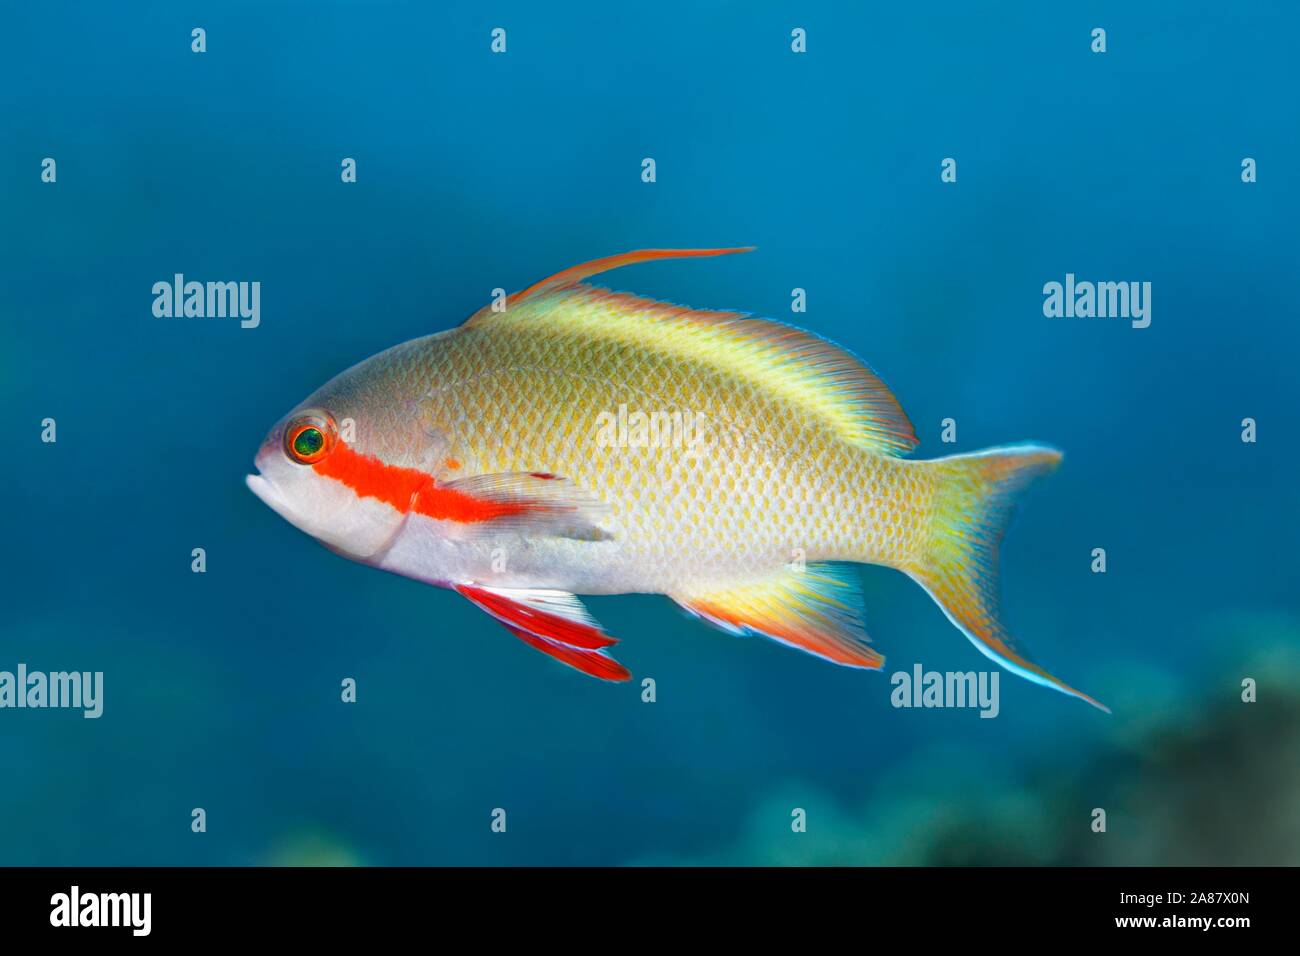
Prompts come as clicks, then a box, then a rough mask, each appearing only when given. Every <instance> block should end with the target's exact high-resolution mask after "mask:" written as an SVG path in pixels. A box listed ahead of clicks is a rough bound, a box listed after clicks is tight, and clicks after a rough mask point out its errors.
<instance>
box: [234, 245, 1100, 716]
mask: <svg viewBox="0 0 1300 956" xmlns="http://www.w3.org/2000/svg"><path fill="white" fill-rule="evenodd" d="M739 251H744V250H740V249H713V250H645V251H640V252H633V253H628V254H626V255H622V256H613V257H609V258H607V259H601V260H596V261H595V262H591V263H586V264H584V265H581V266H576V267H574V268H572V269H569V270H566V271H565V272H562V273H559V274H558V275H556V276H553V277H551V278H550V279H547V280H544V281H543V282H540V283H538V284H537V285H535V286H533V287H531V288H529V289H527V290H525V291H524V292H521V293H518V294H516V295H514V296H511V297H510V298H509V299H508V300H506V301H505V302H504V303H503V304H504V308H503V309H500V308H498V309H494V308H492V307H488V308H485V309H483V310H482V311H480V312H479V313H477V314H476V315H474V316H472V317H471V318H470V319H469V320H468V321H467V322H466V323H465V324H464V325H462V326H461V327H460V328H457V329H454V330H451V331H449V332H444V333H440V334H437V335H433V336H429V337H427V338H423V339H417V340H414V341H412V342H407V343H405V344H403V345H399V346H396V347H395V348H392V349H389V350H388V351H386V352H383V353H380V354H379V355H377V356H375V357H373V358H371V359H369V360H367V361H366V362H363V363H361V364H360V365H357V366H355V367H354V368H352V369H350V370H348V371H347V372H344V373H343V374H342V375H339V376H338V377H336V378H335V379H333V380H332V381H331V382H329V383H328V384H327V385H325V386H324V387H323V388H321V389H320V390H319V391H317V392H316V393H315V394H314V395H312V396H311V397H310V398H308V399H307V400H306V401H305V402H304V403H302V405H300V406H299V407H298V408H296V409H295V410H294V411H293V412H291V413H290V414H289V415H288V416H286V417H285V418H284V419H282V420H281V421H280V422H279V423H278V424H277V425H276V426H275V427H274V428H273V429H272V430H271V433H270V434H269V435H268V436H267V439H266V441H265V442H264V443H263V446H262V449H261V451H260V452H259V454H258V456H257V462H256V463H257V466H258V468H259V471H260V474H258V475H251V476H249V478H248V483H249V487H250V488H252V490H253V491H254V492H256V493H257V494H258V495H259V496H260V497H261V498H262V499H263V500H264V501H266V503H267V504H269V505H271V507H273V508H275V510H276V511H278V512H279V513H280V514H282V515H283V516H284V517H285V518H287V519H288V520H290V521H292V522H293V523H294V524H295V525H297V526H298V527H300V528H302V529H303V530H305V531H307V532H308V533H309V534H312V535H314V536H316V537H318V538H320V539H321V540H322V541H323V542H324V543H326V544H327V545H328V546H330V547H332V548H334V549H335V550H336V551H339V552H341V553H343V554H345V555H346V556H348V557H351V558H353V559H354V560H358V561H361V562H363V563H366V564H370V565H373V566H375V567H380V568H383V569H385V570H390V571H393V572H396V573H399V574H403V575H406V576H409V577H413V578H417V579H419V580H423V581H427V582H429V583H432V584H437V585H440V586H443V587H449V588H452V589H455V590H457V591H459V592H460V593H461V594H463V595H465V596H466V597H468V598H469V599H470V600H472V601H474V602H475V603H476V604H478V605H479V606H480V607H482V608H483V609H484V610H486V611H487V612H488V613H490V614H491V615H493V616H494V617H496V618H497V619H498V620H500V621H501V622H502V623H503V624H504V625H505V626H506V627H507V628H509V629H510V630H511V631H512V632H513V633H515V634H516V635H517V636H519V637H521V638H522V639H524V640H525V641H527V642H528V643H529V644H531V645H533V646H534V647H537V648H538V649H540V650H543V651H546V652H547V653H549V654H551V655H552V656H555V657H557V658H559V659H560V660H562V661H564V662H565V663H567V664H569V665H571V666H574V667H577V668H578V669H580V670H582V671H584V672H586V673H590V674H593V675H595V676H598V677H602V678H606V679H613V680H618V679H626V678H627V677H628V676H629V675H628V672H627V671H626V670H625V669H624V668H623V667H622V666H621V665H619V664H617V663H616V662H615V661H614V660H613V659H612V657H610V655H609V652H608V647H609V646H610V645H612V644H613V643H615V642H614V639H613V638H610V637H609V636H607V635H606V634H604V632H603V631H602V630H601V629H600V627H599V625H598V624H596V622H595V621H593V620H592V619H591V617H590V616H589V615H588V614H587V613H586V611H585V609H584V608H583V606H582V605H581V603H580V602H579V601H578V600H577V598H576V597H575V596H574V595H575V594H617V593H629V592H642V593H655V594H665V595H667V596H669V597H671V598H672V599H673V600H675V601H677V602H678V603H679V604H681V605H682V606H684V607H686V608H687V609H689V610H690V611H692V612H693V613H695V614H696V615H698V616H699V617H701V618H703V619H705V620H707V621H709V622H710V623H713V624H716V625H718V626H720V627H722V628H725V629H727V630H729V631H732V632H736V633H749V632H753V633H758V634H763V635H765V636H768V637H771V638H774V639H776V640H779V641H782V642H784V643H787V644H791V645H794V646H796V647H799V648H801V649H803V650H806V651H809V652H811V653H813V654H817V655H819V656H822V657H824V658H827V659H829V660H832V661H835V662H837V663H840V664H844V665H848V666H854V667H863V668H879V667H880V666H881V665H882V664H883V661H884V659H883V657H881V656H880V655H879V654H878V653H876V652H875V651H874V650H873V649H872V648H871V647H870V646H869V644H868V642H867V637H866V635H865V633H864V631H863V627H862V615H861V600H860V596H859V593H858V589H857V586H856V583H855V581H854V578H853V576H852V572H851V569H848V568H847V567H846V566H845V565H844V564H843V563H844V562H858V563H869V564H880V565H886V566H888V567H893V568H897V569H899V570H902V571H904V572H906V573H907V574H909V575H910V576H911V577H913V578H914V579H915V580H916V581H917V582H918V583H920V584H921V585H922V586H923V587H924V588H925V589H926V590H927V591H928V592H929V593H930V595H931V596H932V597H933V598H934V599H935V601H936V602H937V603H938V604H939V605H940V607H942V608H943V610H944V612H945V613H946V614H947V615H948V617H949V619H950V620H952V622H953V623H954V624H955V625H957V627H958V628H959V629H960V630H962V632H963V633H965V634H966V635H967V637H969V638H970V639H971V641H972V642H974V643H975V645H976V646H977V647H978V648H979V649H980V650H981V651H983V652H984V653H985V654H986V655H987V656H989V657H990V658H992V659H993V660H995V661H997V662H998V663H999V664H1001V665H1003V666H1004V667H1007V668H1008V669H1010V670H1012V671H1014V672H1015V673H1018V674H1021V675H1022V676H1025V677H1027V678H1029V679H1030V680H1033V681H1036V682H1038V683H1041V684H1044V685H1047V686H1050V687H1055V688H1057V689H1059V690H1062V691H1064V692H1066V693H1069V694H1073V695H1075V696H1078V697H1081V698H1083V699H1084V700H1087V701H1089V702H1090V703H1093V704H1096V705H1097V706H1099V707H1100V706H1101V705H1100V704H1097V702H1096V701H1094V700H1092V698H1090V697H1088V696H1086V695H1084V694H1082V693H1080V692H1078V691H1076V690H1074V689H1072V688H1070V687H1068V686H1066V685H1065V684H1063V683H1061V682H1060V681H1059V680H1057V679H1056V678H1054V677H1052V676H1051V675H1050V674H1048V673H1047V672H1046V671H1044V670H1042V669H1041V668H1040V667H1038V666H1037V665H1036V664H1034V663H1032V662H1030V661H1029V660H1028V659H1027V658H1026V657H1025V656H1024V655H1023V653H1022V652H1020V651H1019V650H1017V649H1016V648H1015V647H1014V646H1013V644H1012V642H1011V641H1010V639H1009V637H1008V636H1007V634H1006V633H1005V632H1004V631H1003V629H1002V627H1001V625H1000V623H999V620H998V613H997V580H996V576H997V546H998V542H999V541H1000V539H1001V536H1002V532H1003V530H1004V528H1005V524H1006V521H1007V519H1008V517H1009V512H1010V507H1011V504H1012V500H1013V498H1014V497H1015V494H1016V493H1017V492H1018V491H1019V490H1020V489H1021V488H1023V487H1024V486H1025V484H1026V483H1027V482H1028V481H1029V480H1030V479H1031V478H1032V477H1034V476H1035V475H1038V474H1042V473H1044V472H1046V471H1050V470H1051V469H1053V468H1054V467H1055V466H1056V464H1057V463H1058V462H1059V461H1060V457H1061V456H1060V453H1059V452H1057V451H1055V450H1052V449H1050V448H1045V447H1042V446H1038V445H1015V446H1008V447H1002V448H994V449H989V450H987V451H983V452H979V453H976V454H971V455H957V456H953V457H949V458H942V459H938V460H933V461H913V460H908V459H905V458H903V457H901V456H902V455H905V454H907V453H908V452H910V451H911V450H912V449H913V448H914V447H915V445H916V444H917V439H916V437H915V435H914V433H913V431H912V427H911V424H910V423H909V422H908V420H907V417H906V415H905V414H904V413H903V410H902V409H901V408H900V407H899V405H898V402H897V401H896V400H895V398H894V397H893V395H892V394H891V393H890V392H889V390H888V389H887V388H886V386H885V385H884V383H883V382H881V381H880V379H879V378H877V377H876V376H875V375H874V374H873V373H872V372H871V371H870V370H869V369H868V368H867V367H866V366H865V365H863V364H862V363H861V362H860V361H859V360H858V359H856V358H855V357H854V356H852V355H850V354H849V353H848V352H845V351H843V350H842V349H840V348H838V347H837V346H835V345H833V344H831V343H830V342H827V341H825V340H824V339H820V338H818V337H816V336H814V335H811V334H809V333H807V332H803V331H801V330H798V329H795V328H791V327H789V326H785V325H781V324H778V323H775V322H771V321H767V320H763V319H756V318H748V317H745V316H743V315H741V314H738V313H730V312H708V311H701V310H697V309H689V308H684V307H680V306H675V305H669V304H666V303H662V302H656V301H652V300H649V299H642V298H637V297H635V296H631V295H627V294H624V293H615V292H611V291H609V290H607V289H601V288H596V287H593V286H591V285H588V284H586V283H584V282H583V280H584V279H586V278H587V277H589V276H591V275H594V274H596V273H599V272H603V271H606V270H608V269H612V268H616V267H618V266H621V265H627V264H631V263H634V262H641V261H648V260H653V259H661V258H676V257H686V256H702V255H718V254H722V253H728V252H739ZM1103 709H1104V708H1103Z"/></svg>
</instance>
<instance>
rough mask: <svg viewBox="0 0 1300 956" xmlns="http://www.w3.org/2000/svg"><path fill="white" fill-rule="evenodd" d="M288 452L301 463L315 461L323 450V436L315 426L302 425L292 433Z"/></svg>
mask: <svg viewBox="0 0 1300 956" xmlns="http://www.w3.org/2000/svg"><path fill="white" fill-rule="evenodd" d="M289 450H290V451H291V452H292V453H293V457H295V458H297V459H298V460H299V461H301V462H304V463H310V462H313V461H316V460H318V459H319V458H320V457H321V453H322V452H323V451H324V450H325V436H324V435H323V434H322V433H321V430H320V429H319V428H317V427H316V426H315V425H304V426H303V427H301V428H299V429H298V430H297V431H296V432H294V433H293V435H292V437H291V439H290V442H289Z"/></svg>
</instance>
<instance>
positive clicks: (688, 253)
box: [508, 246, 754, 305]
mask: <svg viewBox="0 0 1300 956" xmlns="http://www.w3.org/2000/svg"><path fill="white" fill-rule="evenodd" d="M753 249H754V247H753V246H736V247H734V248H731V249H633V250H632V251H631V252H624V253H620V254H619V255H617V256H605V257H603V258H601V259H592V260H591V261H590V262H583V263H579V264H578V265H576V266H570V267H569V268H567V269H565V270H563V271H562V272H557V273H555V275H553V276H548V277H547V278H545V279H543V280H542V281H541V282H534V283H533V284H532V285H530V286H529V287H528V288H527V289H525V290H524V291H523V292H516V293H515V294H514V295H512V296H511V297H510V299H509V302H508V304H509V305H514V304H515V303H516V302H522V301H523V300H524V299H526V298H528V297H529V296H532V295H537V294H538V293H539V292H546V291H548V290H550V289H559V288H563V287H564V286H566V285H577V284H578V283H579V282H581V281H582V280H583V279H589V278H591V277H592V276H594V275H599V274H600V273H602V272H609V271H610V270H611V269H619V268H621V267H623V266H630V265H635V264H636V263H638V262H654V261H655V260H657V259H695V258H701V257H704V256H726V255H730V254H731V253H733V252H752V251H753Z"/></svg>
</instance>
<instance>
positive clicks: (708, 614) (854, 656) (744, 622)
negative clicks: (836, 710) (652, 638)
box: [672, 564, 885, 670]
mask: <svg viewBox="0 0 1300 956" xmlns="http://www.w3.org/2000/svg"><path fill="white" fill-rule="evenodd" d="M851 574H852V572H851V571H846V570H844V569H841V568H838V567H835V566H833V565H827V564H812V565H808V566H807V567H806V568H804V569H803V570H799V571H796V570H792V569H787V570H784V571H781V572H779V573H777V574H775V575H772V576H770V577H767V578H764V579H761V580H758V581H754V582H752V583H749V584H742V585H738V586H734V587H730V588H726V589H724V590H718V591H713V592H709V593H704V594H692V595H676V594H675V595H672V598H673V600H674V601H676V602H677V603H678V604H680V605H682V607H684V608H686V609H687V610H688V611H690V612H691V613H692V614H695V615H697V616H699V617H701V618H703V619H704V620H706V621H708V622H709V623H710V624H713V625H715V626H716V627H720V628H722V629H723V630H725V631H729V632H731V633H733V634H744V633H751V632H752V633H756V634H762V635H763V636H764V637H769V638H771V639H772V640H774V641H779V642H780V643H782V644H788V645H790V646H791V647H797V648H799V649H800V650H802V651H807V652H808V653H809V654H813V655H815V656H817V657H821V658H824V659H825V660H828V661H833V662H834V663H836V664H842V665H844V666H845V667H860V668H867V669H870V670H878V669H879V668H880V667H881V666H883V665H884V663H885V658H884V657H883V656H882V655H880V654H878V653H877V652H876V651H874V650H872V649H871V647H869V646H868V645H867V635H866V633H865V631H864V630H863V627H862V613H861V603H862V599H861V595H860V594H859V591H858V588H857V585H856V582H855V579H854V578H853V577H852V576H851Z"/></svg>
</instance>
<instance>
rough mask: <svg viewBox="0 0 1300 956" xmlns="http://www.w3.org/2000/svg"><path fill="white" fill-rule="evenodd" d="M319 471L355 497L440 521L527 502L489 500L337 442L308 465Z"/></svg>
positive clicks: (516, 510) (487, 514)
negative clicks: (340, 483)
mask: <svg viewBox="0 0 1300 956" xmlns="http://www.w3.org/2000/svg"><path fill="white" fill-rule="evenodd" d="M311 467H312V469H313V470H314V471H315V472H316V473H317V474H319V475H323V476H324V477H326V478H333V479H334V480H335V481H339V482H342V483H343V484H344V485H347V487H349V488H351V489H352V490H353V491H354V492H356V495H357V497H358V498H375V499H377V500H379V501H382V502H384V503H385V504H388V505H391V506H392V507H394V508H396V509H397V510H398V511H400V512H401V513H402V514H406V513H407V512H408V511H415V512H416V513H417V514H422V515H425V516H426V517H429V518H437V519H438V520H440V521H458V522H461V523H470V522H475V521H491V520H492V519H494V518H503V517H508V516H510V515H516V514H521V513H523V512H526V511H528V510H529V509H530V507H531V506H530V505H529V504H527V503H526V502H517V501H490V500H487V499H484V498H475V497H474V496H473V495H467V494H465V493H464V492H463V491H457V490H456V489H454V488H446V487H439V486H438V485H437V484H436V483H435V482H434V480H433V477H432V476H431V475H428V474H426V473H425V472H423V471H420V470H419V469H418V468H403V467H401V466H400V465H389V464H386V463H385V462H383V461H381V460H380V459H378V458H375V457H374V456H372V455H362V454H359V453H358V452H355V451H353V450H352V449H351V448H349V447H348V446H347V445H345V444H343V443H342V442H339V443H338V445H336V446H335V448H334V450H333V451H331V452H330V453H329V454H328V455H326V456H325V457H324V458H322V459H321V460H320V461H318V462H316V463H315V464H314V465H312V466H311Z"/></svg>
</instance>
